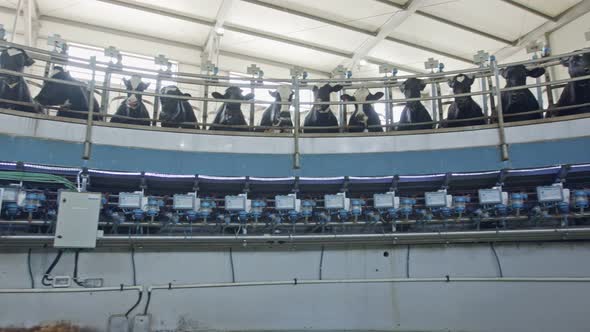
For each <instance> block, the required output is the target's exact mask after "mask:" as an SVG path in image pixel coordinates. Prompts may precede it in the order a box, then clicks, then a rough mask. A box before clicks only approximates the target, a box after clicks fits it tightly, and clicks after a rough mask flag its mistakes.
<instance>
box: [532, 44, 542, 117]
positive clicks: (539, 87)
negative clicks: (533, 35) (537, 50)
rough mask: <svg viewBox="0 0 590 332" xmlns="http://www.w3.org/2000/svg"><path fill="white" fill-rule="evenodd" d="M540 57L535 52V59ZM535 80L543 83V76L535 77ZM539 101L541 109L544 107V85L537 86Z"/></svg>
mask: <svg viewBox="0 0 590 332" xmlns="http://www.w3.org/2000/svg"><path fill="white" fill-rule="evenodd" d="M538 58H539V57H538V56H537V55H536V54H535V55H533V60H536V59H538ZM535 82H537V84H541V83H542V82H541V77H537V78H536V79H535ZM536 90H537V101H538V102H539V106H540V107H541V109H543V104H544V102H543V87H542V86H540V85H539V86H537V89H536Z"/></svg>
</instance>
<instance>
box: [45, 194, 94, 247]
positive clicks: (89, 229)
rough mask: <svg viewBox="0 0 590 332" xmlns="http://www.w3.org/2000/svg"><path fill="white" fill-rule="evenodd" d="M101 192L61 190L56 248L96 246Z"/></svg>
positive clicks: (54, 242) (56, 229)
mask: <svg viewBox="0 0 590 332" xmlns="http://www.w3.org/2000/svg"><path fill="white" fill-rule="evenodd" d="M101 200H102V196H101V194H100V193H88V192H83V193H79V192H72V191H61V192H60V193H59V195H58V211H57V226H56V228H55V239H54V241H53V246H54V247H55V248H95V247H96V237H97V234H98V216H99V214H100V206H101Z"/></svg>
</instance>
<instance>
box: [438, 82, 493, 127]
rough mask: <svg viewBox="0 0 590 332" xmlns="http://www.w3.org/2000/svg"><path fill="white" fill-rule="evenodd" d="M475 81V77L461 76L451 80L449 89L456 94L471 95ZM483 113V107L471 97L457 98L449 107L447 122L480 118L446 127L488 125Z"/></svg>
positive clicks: (449, 123) (447, 124)
mask: <svg viewBox="0 0 590 332" xmlns="http://www.w3.org/2000/svg"><path fill="white" fill-rule="evenodd" d="M474 81H475V77H473V76H468V75H464V74H459V75H457V76H455V77H453V78H452V79H450V80H449V87H451V89H453V93H454V94H463V93H470V92H471V86H472V85H473V82H474ZM483 116H484V115H483V111H482V110H481V107H480V106H479V105H478V104H477V103H476V102H475V100H473V98H471V96H464V97H455V101H453V103H452V104H451V106H449V112H448V115H447V120H467V119H473V118H480V119H476V120H469V121H456V122H446V123H445V124H444V126H445V127H448V128H452V127H462V126H479V125H484V124H486V121H485V119H483Z"/></svg>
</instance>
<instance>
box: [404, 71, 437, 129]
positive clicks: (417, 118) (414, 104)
mask: <svg viewBox="0 0 590 332" xmlns="http://www.w3.org/2000/svg"><path fill="white" fill-rule="evenodd" d="M424 88H426V83H424V81H422V80H421V79H419V78H413V77H412V78H408V79H407V80H405V81H404V82H403V83H402V85H401V86H400V87H399V89H400V91H401V92H402V93H403V94H404V96H405V97H406V98H407V99H410V98H420V91H422V90H424ZM422 122H432V117H431V116H430V113H428V110H426V107H424V105H422V103H421V102H420V101H419V100H416V101H409V102H407V103H406V106H405V107H404V110H403V111H402V115H401V117H400V120H399V123H400V124H399V125H398V130H421V129H433V128H434V124H432V123H428V124H423V125H417V126H407V124H414V123H422Z"/></svg>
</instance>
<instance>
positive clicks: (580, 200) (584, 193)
mask: <svg viewBox="0 0 590 332" xmlns="http://www.w3.org/2000/svg"><path fill="white" fill-rule="evenodd" d="M589 193H590V191H589V190H576V191H574V201H573V203H574V204H573V205H574V208H576V209H578V210H579V212H580V214H582V215H583V214H584V210H585V209H587V208H588V205H589V204H588V194H589Z"/></svg>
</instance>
